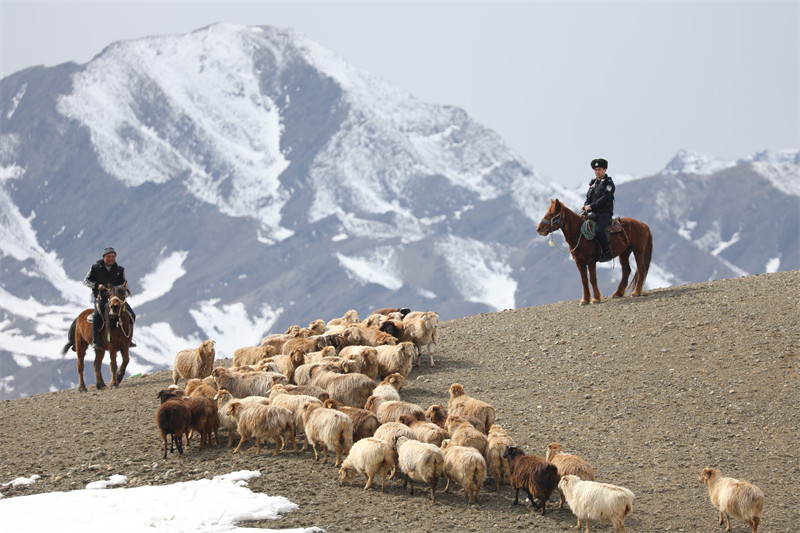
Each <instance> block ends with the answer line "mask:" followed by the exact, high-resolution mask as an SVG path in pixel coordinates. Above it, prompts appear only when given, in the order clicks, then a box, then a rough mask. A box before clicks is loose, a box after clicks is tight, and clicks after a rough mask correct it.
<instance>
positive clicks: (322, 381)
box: [310, 370, 380, 418]
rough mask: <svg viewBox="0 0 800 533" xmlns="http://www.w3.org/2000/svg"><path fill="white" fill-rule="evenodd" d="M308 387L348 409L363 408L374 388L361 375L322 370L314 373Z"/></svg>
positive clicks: (365, 377)
mask: <svg viewBox="0 0 800 533" xmlns="http://www.w3.org/2000/svg"><path fill="white" fill-rule="evenodd" d="M310 385H315V386H317V387H320V388H322V389H324V390H325V392H327V393H328V394H329V395H330V397H331V398H333V399H334V400H336V401H337V402H342V403H343V404H345V405H349V406H350V407H364V404H366V403H367V398H369V397H370V395H372V389H374V388H375V381H373V380H371V379H370V378H368V377H367V376H365V375H363V374H337V373H335V372H330V371H326V370H323V371H320V372H315V373H314V375H313V376H312V377H311V383H310ZM378 418H380V417H378Z"/></svg>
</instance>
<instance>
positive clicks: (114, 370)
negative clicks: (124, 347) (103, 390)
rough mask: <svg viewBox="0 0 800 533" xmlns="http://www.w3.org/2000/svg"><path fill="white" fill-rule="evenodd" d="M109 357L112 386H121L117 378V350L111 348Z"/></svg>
mask: <svg viewBox="0 0 800 533" xmlns="http://www.w3.org/2000/svg"><path fill="white" fill-rule="evenodd" d="M108 358H109V361H108V367H109V369H110V370H111V386H112V387H119V380H118V379H117V350H116V349H114V348H109V349H108Z"/></svg>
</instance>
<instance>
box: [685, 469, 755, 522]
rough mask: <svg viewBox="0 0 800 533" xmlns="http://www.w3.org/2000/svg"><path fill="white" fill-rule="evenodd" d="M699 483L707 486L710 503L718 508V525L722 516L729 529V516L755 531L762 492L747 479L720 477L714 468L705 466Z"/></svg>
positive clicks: (720, 474) (720, 473)
mask: <svg viewBox="0 0 800 533" xmlns="http://www.w3.org/2000/svg"><path fill="white" fill-rule="evenodd" d="M699 481H700V483H703V484H704V485H706V486H707V487H708V496H709V497H710V498H711V503H712V505H714V507H716V508H717V509H718V510H719V525H722V522H723V516H724V517H725V519H726V520H727V522H728V527H727V528H725V531H730V530H731V516H733V517H734V518H738V519H739V520H742V521H743V522H744V523H746V524H747V525H748V526H750V529H751V530H752V533H756V530H757V529H758V524H759V523H760V522H761V513H762V512H763V511H764V493H763V492H761V489H759V488H758V487H757V486H755V485H754V484H752V483H750V482H748V481H742V480H739V479H733V478H730V477H722V472H721V471H719V470H717V469H716V468H705V469H703V472H702V473H701V474H700V478H699Z"/></svg>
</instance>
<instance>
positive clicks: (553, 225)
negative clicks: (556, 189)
mask: <svg viewBox="0 0 800 533" xmlns="http://www.w3.org/2000/svg"><path fill="white" fill-rule="evenodd" d="M563 223H564V204H562V203H561V202H560V201H559V200H558V198H556V199H555V200H550V207H549V208H548V209H547V213H545V214H544V217H542V221H541V222H539V225H538V226H536V233H538V234H539V235H541V236H542V237H545V236H547V235H548V234H550V233H552V232H554V231H557V230H559V229H561V226H562V224H563Z"/></svg>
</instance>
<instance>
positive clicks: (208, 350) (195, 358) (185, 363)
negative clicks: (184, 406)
mask: <svg viewBox="0 0 800 533" xmlns="http://www.w3.org/2000/svg"><path fill="white" fill-rule="evenodd" d="M215 355H216V352H215V351H214V341H203V344H201V345H200V347H199V348H193V349H187V350H181V351H180V352H178V354H177V355H176V356H175V361H174V362H173V363H172V383H173V384H174V385H177V384H178V381H180V379H181V378H183V379H186V380H190V379H192V378H199V379H203V378H204V377H206V376H210V375H211V370H212V369H213V367H214V356H215Z"/></svg>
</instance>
